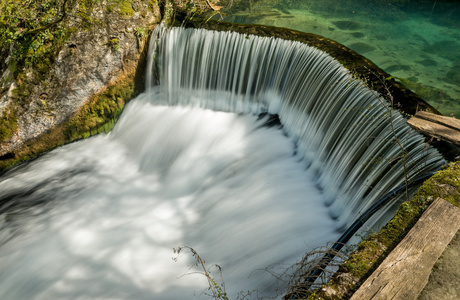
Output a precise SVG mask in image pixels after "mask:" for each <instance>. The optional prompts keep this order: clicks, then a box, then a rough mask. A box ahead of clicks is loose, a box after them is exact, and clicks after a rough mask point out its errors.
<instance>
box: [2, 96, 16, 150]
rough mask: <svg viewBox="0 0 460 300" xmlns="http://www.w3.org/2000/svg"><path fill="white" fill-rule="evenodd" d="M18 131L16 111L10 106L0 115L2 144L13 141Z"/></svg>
mask: <svg viewBox="0 0 460 300" xmlns="http://www.w3.org/2000/svg"><path fill="white" fill-rule="evenodd" d="M17 129H18V119H17V117H16V110H15V109H14V107H12V106H11V105H10V106H8V107H7V108H6V109H5V110H4V111H3V113H2V114H0V142H3V141H7V140H9V139H11V138H12V137H13V135H14V133H15V132H16V131H17Z"/></svg>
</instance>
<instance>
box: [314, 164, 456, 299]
mask: <svg viewBox="0 0 460 300" xmlns="http://www.w3.org/2000/svg"><path fill="white" fill-rule="evenodd" d="M438 197H441V198H443V199H445V200H447V201H449V202H450V203H452V204H453V205H455V206H457V207H460V161H456V162H452V163H450V164H449V165H447V166H445V167H444V168H442V169H441V170H440V171H438V172H437V173H436V174H435V175H434V176H432V177H431V178H430V179H428V180H427V181H425V182H424V183H423V185H422V186H421V187H420V189H419V190H418V191H417V193H416V194H415V195H414V197H413V198H412V199H411V200H410V201H408V202H404V203H403V204H401V206H400V207H399V208H398V210H397V211H396V214H395V216H394V217H393V219H392V220H391V221H390V222H389V223H388V224H387V225H386V226H385V227H384V228H383V229H382V230H381V231H380V232H379V233H377V234H374V235H371V236H369V237H368V238H367V239H365V240H364V241H362V242H361V243H360V244H359V245H358V247H357V249H356V250H355V251H354V252H353V253H352V254H351V255H350V257H349V259H348V260H347V261H346V262H344V263H343V264H342V265H341V266H340V268H339V271H338V272H337V274H336V275H335V276H334V278H332V279H331V281H330V282H329V284H328V287H330V288H331V289H333V290H339V289H340V290H346V291H347V293H350V292H353V291H354V290H355V289H356V288H357V287H358V286H357V285H356V284H355V283H352V284H350V283H349V282H344V281H343V279H342V278H343V277H342V276H340V275H341V274H344V273H347V274H350V275H351V276H352V277H353V278H354V280H355V281H354V282H363V281H364V280H365V279H366V278H367V277H368V276H369V275H370V274H371V273H372V272H373V271H374V270H375V269H376V268H377V267H378V266H379V264H380V263H381V262H382V261H383V260H384V259H385V257H386V256H387V255H388V253H390V252H391V251H392V250H393V249H394V247H396V245H397V244H398V243H399V242H400V241H401V240H402V239H403V238H404V236H405V235H406V234H407V233H408V232H409V230H410V229H411V228H412V227H413V226H414V224H415V223H416V222H417V221H418V219H419V218H420V216H421V215H422V214H423V212H424V211H425V210H426V209H427V208H428V206H429V205H430V204H431V203H432V202H433V201H434V200H435V199H437V198H438ZM339 287H340V288H339ZM323 290H324V289H320V290H317V291H316V292H315V296H314V297H313V298H312V296H310V297H309V298H308V299H336V296H329V295H327V294H326V293H325V292H324V291H323Z"/></svg>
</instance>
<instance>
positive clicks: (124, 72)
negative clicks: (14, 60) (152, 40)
mask: <svg viewBox="0 0 460 300" xmlns="http://www.w3.org/2000/svg"><path fill="white" fill-rule="evenodd" d="M129 3H131V4H130V7H128V8H126V7H108V5H107V2H106V1H101V2H100V3H99V4H95V5H94V7H93V10H92V11H91V12H90V15H88V16H86V17H87V18H89V19H90V21H91V24H90V26H87V28H81V26H82V24H81V22H80V20H79V18H77V17H69V18H68V19H66V20H65V26H68V27H69V28H70V31H71V32H72V33H71V34H70V36H69V37H68V38H67V40H66V41H65V43H64V44H63V46H61V47H60V50H59V51H56V53H55V55H54V56H53V57H52V58H51V60H52V62H51V63H50V64H44V66H40V65H39V66H38V67H37V66H34V67H29V68H28V69H24V70H21V73H20V74H19V75H18V76H16V78H13V76H11V73H12V71H11V70H10V69H9V68H7V69H6V70H2V74H1V77H2V78H3V90H4V91H5V92H4V93H3V94H0V99H1V101H0V117H1V116H2V115H4V116H7V115H8V114H9V115H12V113H9V111H13V110H14V111H15V113H14V115H15V117H16V120H17V123H16V125H17V127H16V128H15V129H14V133H13V134H12V136H10V137H8V138H7V139H6V140H3V141H0V157H2V156H4V157H11V153H13V152H14V151H16V150H17V149H18V148H20V147H22V146H23V145H24V144H25V143H27V142H28V141H31V140H33V139H36V138H37V137H39V136H41V135H43V134H45V133H47V132H49V131H50V130H51V129H53V128H54V127H55V126H56V125H58V124H62V123H63V122H65V121H66V120H68V119H69V117H71V116H72V115H74V114H75V113H76V112H77V111H78V110H79V109H80V108H81V107H82V106H83V105H84V104H85V103H87V102H88V101H89V99H90V98H91V97H92V96H93V95H95V94H98V93H100V92H101V91H103V90H104V89H105V88H106V87H107V86H110V85H111V84H113V83H114V82H117V81H118V80H119V79H120V78H126V77H127V76H128V75H130V74H133V73H134V72H136V69H137V68H138V63H142V61H143V60H140V59H139V58H140V57H141V55H142V53H143V50H144V48H145V47H146V45H147V40H148V37H149V32H150V31H151V29H152V28H151V26H153V24H155V23H158V22H159V21H160V19H161V16H160V10H159V7H158V5H157V1H148V0H139V1H130V2H129ZM73 9H74V11H75V10H78V2H77V4H76V6H75V7H74V8H73ZM70 15H72V14H70ZM74 16H76V14H74ZM8 59H11V58H8ZM8 59H7V60H8ZM0 92H1V90H0ZM7 113H8V114H7ZM10 127H11V126H10ZM8 154H10V155H8Z"/></svg>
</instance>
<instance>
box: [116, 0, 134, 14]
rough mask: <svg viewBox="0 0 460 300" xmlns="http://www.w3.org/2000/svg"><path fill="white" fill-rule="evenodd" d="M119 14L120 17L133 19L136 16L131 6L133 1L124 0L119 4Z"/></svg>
mask: <svg viewBox="0 0 460 300" xmlns="http://www.w3.org/2000/svg"><path fill="white" fill-rule="evenodd" d="M118 12H119V13H120V15H122V16H125V17H132V16H134V13H135V11H134V9H133V6H132V4H131V0H124V1H122V2H121V3H120V4H119V8H118Z"/></svg>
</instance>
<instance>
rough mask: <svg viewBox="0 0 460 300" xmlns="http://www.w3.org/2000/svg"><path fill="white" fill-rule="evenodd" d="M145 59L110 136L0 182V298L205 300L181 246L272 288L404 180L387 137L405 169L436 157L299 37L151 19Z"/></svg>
mask: <svg viewBox="0 0 460 300" xmlns="http://www.w3.org/2000/svg"><path fill="white" fill-rule="evenodd" d="M147 65H148V70H147V74H146V78H147V90H146V91H145V92H144V93H142V94H141V95H139V96H138V97H137V98H136V99H134V100H133V101H132V102H130V103H129V104H128V105H127V106H126V108H125V110H124V111H123V114H122V115H121V117H120V120H119V122H118V123H117V124H116V126H115V128H114V130H113V131H112V132H110V133H109V134H101V135H98V136H94V137H92V138H89V139H86V140H83V141H79V142H76V143H72V144H69V145H66V146H64V147H61V148H59V149H56V150H54V151H51V152H49V153H47V154H45V155H43V156H41V157H40V158H38V159H36V160H33V161H31V162H28V163H26V164H23V165H20V166H18V167H16V168H13V169H11V170H9V171H8V172H7V173H5V174H4V175H2V176H1V177H0V269H1V270H2V271H1V272H0V299H2V300H17V299H34V300H41V299H69V300H70V299H137V300H139V299H191V298H192V297H194V296H193V295H196V296H197V297H201V298H206V296H205V295H203V293H206V287H207V283H206V278H205V277H204V276H203V275H200V274H198V273H197V272H199V269H196V268H195V267H194V265H195V263H196V262H195V260H194V258H193V257H192V256H191V255H187V254H181V255H180V257H178V260H177V261H173V259H172V258H174V257H175V254H174V253H173V251H172V248H175V247H179V246H183V245H187V246H190V247H192V248H194V249H195V250H196V251H197V252H198V254H199V255H200V256H201V257H202V258H203V259H204V260H205V261H206V264H207V266H211V265H213V264H219V265H220V266H221V267H222V268H223V276H224V279H225V283H226V287H227V292H228V293H229V297H230V298H231V299H234V298H236V296H237V294H238V293H239V292H240V291H243V292H246V291H252V290H257V291H258V292H260V293H264V294H265V295H267V296H273V295H275V294H276V288H277V286H276V284H277V283H280V282H279V281H277V279H276V278H274V277H272V276H271V272H276V271H279V270H281V272H282V270H284V269H285V268H286V267H288V266H290V265H291V264H293V263H294V262H295V261H296V260H298V259H300V258H301V257H302V255H303V253H305V251H308V250H309V249H312V248H313V247H317V246H322V245H325V244H326V243H327V242H330V241H335V240H336V239H337V238H338V236H340V233H341V232H343V229H344V228H345V227H346V226H348V225H349V224H350V223H351V222H353V221H354V219H355V218H356V216H357V215H359V213H360V212H362V211H363V210H365V209H366V208H367V207H368V206H369V205H371V204H372V203H374V202H375V201H377V200H378V198H379V197H380V196H381V195H383V194H385V193H386V192H388V191H390V190H392V189H394V188H395V187H397V186H399V185H400V184H402V183H403V182H404V166H403V165H402V163H401V159H398V157H399V156H400V153H401V148H400V147H399V146H398V145H396V144H395V142H394V140H395V137H397V138H399V139H400V140H402V141H403V142H404V149H405V150H406V151H407V153H406V156H405V160H406V166H405V167H406V169H407V176H408V178H409V179H414V178H417V177H418V176H420V175H423V174H425V173H430V172H433V171H436V170H437V169H438V168H440V166H441V165H442V164H443V163H444V160H443V159H442V157H441V156H440V155H439V154H438V152H437V151H436V150H434V149H432V148H431V147H429V146H427V145H425V144H424V143H423V138H422V137H421V136H420V135H419V134H417V133H415V132H411V130H410V129H409V127H408V126H407V125H406V124H405V120H404V118H403V116H401V115H400V114H399V113H398V112H397V111H395V110H389V109H388V107H387V106H386V105H385V104H383V103H384V102H383V100H382V99H381V98H379V95H377V94H376V93H375V92H373V91H370V90H369V89H367V88H366V87H365V85H364V84H362V83H361V82H360V81H357V80H355V79H353V77H352V76H351V75H350V74H349V72H348V71H347V70H346V69H344V68H343V67H342V66H341V65H340V64H339V63H338V62H337V61H335V60H334V59H332V58H331V57H330V56H328V55H327V54H325V53H323V52H321V51H319V50H317V49H315V48H312V47H309V46H307V45H304V44H301V43H297V42H291V41H284V40H280V39H269V38H260V37H255V36H251V35H241V34H237V33H232V32H225V33H224V32H220V33H217V32H212V31H205V30H193V29H184V28H173V29H165V28H160V27H158V28H157V29H156V30H155V33H154V36H153V37H152V40H151V44H150V50H149V59H148V63H147ZM275 115H277V116H278V117H279V120H280V123H277V122H273V120H274V119H276V118H275ZM390 116H391V120H392V122H390ZM401 199H402V198H401V196H400V197H399V198H397V199H395V200H394V203H392V204H390V205H389V206H388V207H387V208H386V209H387V215H391V213H392V212H394V206H395V205H397V203H398V201H400V200H401ZM382 214H383V212H382ZM382 214H381V215H380V216H376V217H375V218H374V220H373V223H379V222H381V221H382V220H384V217H383V216H382ZM267 269H268V271H267ZM281 287H282V286H281ZM256 294H257V293H254V294H253V296H254V298H255V297H256Z"/></svg>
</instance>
